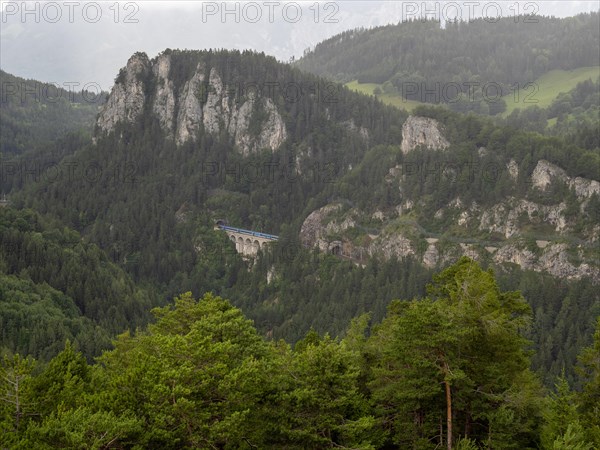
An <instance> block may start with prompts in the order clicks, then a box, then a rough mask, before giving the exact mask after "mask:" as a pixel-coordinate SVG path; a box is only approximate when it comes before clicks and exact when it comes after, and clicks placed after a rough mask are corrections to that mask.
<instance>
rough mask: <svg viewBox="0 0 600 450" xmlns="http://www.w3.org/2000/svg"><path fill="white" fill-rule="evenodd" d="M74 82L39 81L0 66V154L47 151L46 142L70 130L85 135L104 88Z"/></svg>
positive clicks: (90, 127)
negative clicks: (7, 71) (28, 78)
mask: <svg viewBox="0 0 600 450" xmlns="http://www.w3.org/2000/svg"><path fill="white" fill-rule="evenodd" d="M78 84H79V83H77V84H73V83H72V84H67V85H63V86H60V85H58V84H52V83H42V82H40V81H36V80H26V79H24V78H20V77H17V76H14V75H11V74H9V73H6V72H4V71H2V70H0V86H1V91H0V133H1V135H2V140H1V141H0V154H2V158H7V157H11V156H14V155H20V154H29V155H31V154H32V153H33V152H35V151H36V150H37V151H44V152H47V151H48V148H47V147H48V144H49V143H51V142H52V141H54V140H56V139H57V138H60V137H63V136H65V135H66V134H68V133H70V132H74V133H82V134H85V135H87V136H89V135H90V134H91V132H92V130H93V125H94V121H95V119H96V115H97V114H98V111H99V108H100V106H101V105H102V104H103V103H104V101H105V100H106V92H100V91H99V87H97V85H96V84H90V85H89V86H88V88H89V89H90V90H83V89H82V88H83V86H78ZM61 156H62V155H61Z"/></svg>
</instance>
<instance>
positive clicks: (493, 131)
mask: <svg viewBox="0 0 600 450" xmlns="http://www.w3.org/2000/svg"><path fill="white" fill-rule="evenodd" d="M294 92H297V93H298V94H294ZM420 108H421V109H420V110H418V111H417V114H419V115H420V116H429V117H413V118H412V119H410V120H407V114H406V113H405V112H403V111H401V110H398V109H396V108H392V107H389V106H386V105H384V104H382V103H381V102H379V101H377V99H375V98H373V97H368V96H364V95H360V94H358V93H354V92H351V91H350V90H349V89H347V88H344V87H343V86H342V85H340V84H337V83H334V82H331V81H327V80H326V79H323V78H320V77H317V76H315V75H312V74H307V73H303V72H302V71H300V70H299V69H297V68H294V67H291V66H289V65H286V64H281V63H278V62H277V61H276V60H275V59H274V58H271V57H267V56H265V55H263V54H256V53H252V52H243V53H241V52H237V51H216V52H215V51H177V50H166V51H165V52H163V53H161V54H160V55H158V56H157V57H156V58H153V59H150V58H148V57H147V55H145V54H143V53H137V54H134V55H133V56H132V57H131V58H130V59H129V61H128V62H127V65H126V66H125V67H124V68H123V69H122V71H121V72H120V74H119V76H118V77H117V81H116V84H115V86H114V88H113V90H112V92H111V94H110V97H109V99H108V101H107V103H106V105H105V106H104V107H103V109H102V111H101V112H100V114H99V116H98V121H97V127H96V130H95V131H96V132H95V136H94V141H93V142H92V141H90V142H89V143H87V144H85V145H83V146H82V147H81V148H80V149H79V150H78V151H77V152H73V153H72V154H71V155H69V156H68V157H66V158H65V159H64V160H63V161H61V165H60V167H59V169H60V168H62V172H61V171H60V170H59V172H58V173H56V172H50V175H52V176H40V177H39V178H40V179H39V180H38V181H37V182H33V183H28V185H27V186H26V187H25V189H22V190H20V191H19V192H15V193H14V194H11V202H13V204H14V205H15V206H19V207H20V206H26V207H31V208H34V209H35V210H38V211H41V212H43V213H48V214H51V215H53V216H55V217H57V218H58V219H60V220H61V221H62V222H63V223H65V224H67V225H68V226H70V227H72V228H74V229H76V230H77V231H79V232H80V233H81V234H82V235H83V236H84V238H85V239H89V240H90V241H91V242H94V243H96V244H98V246H99V247H101V248H102V249H104V250H105V251H106V252H107V253H109V254H110V255H114V261H115V262H118V263H119V264H121V265H122V267H123V268H125V269H126V270H127V271H128V272H129V273H130V274H131V275H132V277H133V278H134V279H135V280H136V281H138V282H140V283H143V284H144V285H148V286H151V288H152V290H153V292H156V293H158V295H160V296H162V298H163V299H164V298H170V297H171V296H172V295H174V294H176V293H178V292H182V291H188V290H189V291H192V292H194V293H195V294H197V295H201V294H203V293H204V292H207V291H212V292H215V293H217V294H223V295H226V296H227V297H229V298H231V299H232V301H234V302H235V303H236V305H240V306H241V307H243V308H244V311H246V312H247V313H248V314H249V315H250V317H252V319H254V320H256V323H257V325H258V326H259V328H260V330H261V331H262V332H263V333H265V334H270V335H272V336H274V337H275V338H279V337H287V338H289V339H291V340H297V339H299V338H300V337H301V336H302V335H303V334H304V333H305V332H306V331H307V330H308V329H309V328H310V327H311V326H314V328H315V329H317V330H318V331H322V332H326V331H329V332H331V333H336V334H337V333H340V332H341V331H342V330H343V329H344V327H345V326H346V325H347V322H348V320H349V319H350V318H351V317H353V316H354V315H356V314H360V313H362V312H366V311H373V313H374V317H375V318H381V317H382V315H383V312H384V311H385V307H386V305H387V304H388V302H389V301H390V300H391V299H393V298H412V297H414V296H419V295H421V294H422V292H420V289H422V286H423V285H424V282H423V281H424V280H426V279H427V277H428V275H429V274H430V271H431V270H434V269H437V268H440V267H444V266H445V265H447V264H448V263H450V262H452V261H453V260H454V259H456V257H458V256H460V255H461V254H467V255H470V256H473V257H478V258H479V259H480V260H482V262H483V263H484V264H486V265H490V266H493V267H495V268H496V269H498V270H499V272H500V273H501V274H502V275H503V276H504V275H505V274H508V273H510V274H511V276H510V280H509V281H510V282H511V283H516V284H517V286H515V285H514V284H513V285H512V286H511V289H512V288H519V289H521V288H523V290H528V293H529V294H530V295H531V296H532V297H534V298H538V297H539V295H540V292H541V290H542V288H543V283H542V281H540V280H543V279H548V278H550V277H549V276H548V275H547V274H541V273H536V272H543V271H546V272H549V273H551V274H552V275H553V276H554V277H555V278H556V284H557V285H565V286H566V288H565V289H563V290H560V291H559V290H556V289H555V290H554V291H555V294H554V297H553V298H552V305H553V312H552V315H551V316H549V317H548V319H547V320H548V322H549V323H552V324H551V325H548V324H545V325H544V332H547V331H548V330H550V331H549V332H548V333H549V334H550V335H551V336H553V337H556V335H557V333H558V332H557V331H556V330H555V328H554V327H555V325H554V324H553V323H554V322H552V321H553V320H554V318H555V317H556V315H555V314H558V312H559V310H560V305H561V302H562V300H563V297H564V295H566V293H568V292H571V290H570V287H571V286H575V287H577V289H575V290H573V291H572V292H584V293H583V294H581V299H583V300H582V306H581V308H580V309H579V310H578V311H579V312H582V314H583V316H584V317H588V318H591V317H592V314H591V312H593V311H596V310H597V305H598V299H597V297H593V296H590V295H587V292H588V289H589V290H593V287H594V283H595V282H597V280H598V276H597V274H598V266H599V264H598V262H597V261H596V259H595V257H594V255H593V250H594V249H593V245H589V244H593V243H594V242H597V236H598V233H600V229H599V228H598V227H595V226H594V219H593V218H594V217H595V214H596V212H597V210H598V204H599V203H598V195H597V191H598V186H599V185H598V183H597V179H598V177H597V176H596V174H595V172H594V165H595V164H597V162H598V155H597V152H593V151H586V150H584V149H582V148H578V147H577V146H575V145H573V144H572V143H570V142H566V141H565V140H563V139H561V138H548V137H543V136H539V135H537V134H535V133H531V132H518V133H517V132H515V130H514V129H510V128H502V127H499V126H497V125H496V124H495V123H494V122H493V121H492V120H490V119H486V118H483V117H477V116H474V115H461V114H457V113H454V112H452V111H448V110H447V109H442V108H431V107H428V108H423V107H420ZM433 119H435V120H433ZM436 121H437V122H436ZM405 128H406V132H405V130H404V129H405ZM427 147H432V148H427ZM538 166H539V170H538V172H539V175H540V176H539V177H537V179H536V181H535V182H536V183H537V184H538V185H539V186H542V185H543V187H544V189H537V188H536V189H530V187H531V186H530V183H531V181H532V173H533V172H534V171H535V170H536V168H538ZM70 168H73V171H70V170H68V169H70ZM563 169H564V170H563ZM578 178H581V179H578ZM584 178H585V179H584ZM545 179H549V180H550V182H548V183H545V182H544V180H545ZM544 183H545V184H544ZM534 187H535V186H534ZM578 193H579V194H578ZM563 200H564V201H563ZM327 205H341V207H337V206H334V207H331V208H330V210H329V213H330V214H329V213H328V214H321V217H320V218H319V217H318V216H319V211H321V210H322V208H323V207H327ZM315 216H317V217H316V219H315V220H310V219H311V217H312V218H313V219H314V218H315ZM484 216H485V218H486V220H485V221H484V222H483V227H482V228H480V227H479V225H480V224H482V218H483V217H484ZM215 219H226V220H228V221H229V223H230V224H232V225H235V226H239V227H243V228H250V229H253V230H257V231H264V232H269V233H273V234H278V235H279V236H280V241H279V244H278V245H280V246H279V247H278V248H276V249H274V254H273V255H266V256H268V257H265V258H264V259H261V260H260V261H259V262H258V263H256V264H253V263H250V262H247V261H244V260H242V258H241V257H240V256H239V255H238V254H236V253H235V247H234V246H233V244H232V243H231V241H229V240H228V238H227V236H225V235H224V234H223V233H221V232H219V231H215V230H214V229H213V226H214V220H215ZM321 219H322V220H321ZM303 225H306V226H303ZM323 228H325V230H324V232H323ZM518 234H523V237H524V239H519V236H518ZM299 235H300V237H301V238H304V237H306V239H302V240H303V242H302V244H305V245H307V246H309V247H312V245H314V244H315V243H316V244H317V246H318V247H319V249H320V252H318V251H315V252H313V251H312V250H311V249H306V248H304V246H302V245H299V244H298V238H299ZM547 235H550V236H547ZM430 240H431V242H430ZM434 240H436V241H435V242H434ZM469 240H471V241H473V240H478V241H479V243H483V244H484V245H483V248H479V246H478V247H476V248H475V247H473V246H471V245H469V244H471V243H473V242H469ZM537 240H539V241H542V240H544V241H549V243H548V244H545V243H544V242H540V243H539V244H538V243H537V242H536V241H537ZM488 241H489V242H491V244H490V245H488V243H487V242H488ZM550 241H551V243H550ZM461 244H463V245H461ZM579 244H583V245H582V247H578V245H579ZM544 245H545V247H544V248H541V247H542V246H544ZM485 247H490V249H486V248H485ZM491 247H494V248H491ZM353 249H358V254H353V253H352V252H353ZM360 249H363V250H364V251H363V254H360ZM502 249H503V251H502V252H501V253H500V251H501V250H502ZM549 250H552V253H551V252H549ZM328 253H332V254H333V255H336V256H333V255H331V254H328ZM348 253H350V254H348ZM550 253H551V254H550ZM337 255H342V256H346V259H343V260H342V259H340V258H338V257H337ZM496 255H499V256H496ZM368 256H373V257H372V258H369V257H368ZM544 258H545V259H544ZM546 262H547V263H548V264H546ZM520 268H526V269H530V270H531V271H532V272H531V273H530V274H529V275H528V278H527V282H526V284H524V285H523V286H522V287H521V286H519V285H518V284H519V282H520V280H521V279H522V278H521V277H522V276H523V274H524V271H522V270H520ZM550 279H552V278H550ZM547 284H548V283H546V285H547ZM544 295H546V294H545V293H544ZM573 295H575V294H573ZM546 297H547V296H546ZM577 298H578V299H579V296H577ZM546 300H547V299H546ZM548 301H549V300H548ZM540 303H541V302H540ZM569 317H571V316H569ZM588 322H589V323H588ZM569 323H571V322H569ZM572 324H573V327H572V331H573V332H574V333H576V334H577V336H589V330H590V327H591V326H592V325H593V324H592V321H591V320H590V321H586V322H585V323H579V322H577V321H575V320H574V321H572ZM569 332H571V331H569ZM544 336H545V335H544V334H543V333H541V332H540V333H538V332H537V331H536V333H535V335H534V340H535V342H536V345H538V344H540V339H541V338H542V337H544ZM557 342H559V344H557V345H556V347H554V346H552V345H549V346H548V347H547V348H548V350H547V352H546V353H545V356H544V357H543V358H541V359H540V361H539V362H538V363H539V366H538V367H544V368H546V369H548V368H549V367H550V366H551V365H553V364H555V363H556V364H558V366H557V367H560V365H561V364H562V363H564V362H565V361H567V360H568V362H569V364H571V362H572V361H573V360H574V359H573V358H574V356H573V358H571V356H569V358H571V359H567V358H566V357H565V358H563V357H555V356H556V352H557V351H559V350H563V351H564V350H566V349H567V348H569V349H570V350H569V351H570V353H569V355H576V354H577V351H572V350H577V349H578V348H579V347H581V345H582V344H583V345H585V344H587V342H584V341H583V340H577V341H576V342H575V341H569V344H567V343H566V339H563V337H560V338H558V341H557ZM557 361H558V362H557ZM556 373H557V371H553V374H556Z"/></svg>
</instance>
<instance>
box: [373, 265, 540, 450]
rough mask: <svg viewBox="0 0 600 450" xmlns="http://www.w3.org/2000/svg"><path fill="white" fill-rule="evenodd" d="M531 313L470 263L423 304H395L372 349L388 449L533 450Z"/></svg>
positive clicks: (536, 391) (449, 272) (437, 285)
mask: <svg viewBox="0 0 600 450" xmlns="http://www.w3.org/2000/svg"><path fill="white" fill-rule="evenodd" d="M528 321H529V307H528V306H527V304H526V303H525V301H524V299H523V297H522V296H521V295H520V294H519V293H517V292H501V291H500V290H499V288H498V286H497V284H496V281H495V279H494V275H493V273H492V272H491V271H487V272H486V271H483V270H482V269H481V268H480V267H479V265H478V264H477V263H475V262H473V261H472V260H470V259H468V258H462V259H460V260H459V261H458V262H457V263H456V264H455V265H453V266H451V267H449V268H448V269H446V270H444V271H443V272H442V273H441V274H439V275H437V276H435V277H434V279H433V283H432V284H431V285H430V286H428V297H427V298H425V299H423V300H420V301H411V302H403V301H396V302H393V303H392V304H391V305H390V308H389V311H388V315H387V317H386V318H385V320H384V321H383V323H382V324H381V325H380V326H379V327H377V328H376V330H375V332H374V334H373V337H372V338H371V339H370V341H369V343H368V346H369V352H370V358H372V359H373V361H374V366H373V369H372V370H373V379H372V381H371V382H370V383H369V387H370V389H371V390H372V394H373V400H374V403H375V408H376V411H377V414H378V415H379V416H380V418H381V423H382V425H383V426H384V427H385V428H386V429H387V431H388V433H389V440H390V443H391V444H393V445H397V446H400V447H401V448H415V449H421V448H423V449H425V448H432V446H436V445H437V446H438V448H439V446H442V445H443V446H444V447H446V448H448V449H449V450H450V449H452V448H454V444H455V443H457V442H459V441H460V440H461V439H470V440H474V441H475V442H477V443H480V444H483V445H485V446H487V447H489V448H507V449H508V448H515V449H523V448H532V447H535V446H536V435H537V433H536V431H537V427H538V420H539V415H540V411H539V407H540V405H539V403H538V399H539V398H540V386H539V384H538V382H537V380H536V378H535V377H534V375H533V374H532V373H531V372H530V370H529V358H528V355H527V352H526V346H527V345H528V342H527V341H526V340H525V339H524V338H523V337H522V336H521V331H522V329H523V328H525V327H526V326H527V324H528Z"/></svg>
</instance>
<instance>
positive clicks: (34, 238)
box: [0, 207, 156, 360]
mask: <svg viewBox="0 0 600 450" xmlns="http://www.w3.org/2000/svg"><path fill="white" fill-rule="evenodd" d="M0 277H1V281H0V330H1V335H0V347H1V348H4V349H7V350H10V351H12V352H18V353H21V354H24V355H31V356H34V357H36V358H39V359H42V360H48V359H50V358H51V357H53V356H55V355H56V353H58V351H60V349H62V347H63V345H64V342H65V340H66V339H69V340H71V342H73V343H74V344H75V345H77V348H78V349H80V351H82V352H83V354H84V355H85V356H86V357H87V358H89V359H90V360H91V359H92V358H93V357H94V356H96V355H98V354H99V352H100V351H102V350H103V349H106V348H108V347H109V346H110V339H111V337H112V336H114V335H116V334H117V333H121V332H123V331H124V330H125V329H131V330H134V329H135V328H136V326H140V325H142V324H145V323H147V321H148V318H149V308H151V307H152V306H153V303H152V301H151V298H153V297H151V296H149V295H148V294H147V293H146V292H145V291H143V290H141V289H139V288H138V287H136V286H135V285H134V283H133V282H132V280H131V278H130V277H129V275H127V274H126V273H125V272H124V271H123V270H122V269H120V268H119V267H117V266H116V265H115V264H113V263H112V262H111V261H109V260H108V258H107V257H106V254H105V253H104V252H103V251H102V250H100V249H99V248H98V247H97V246H96V245H94V244H90V243H86V242H84V241H83V239H82V237H81V235H80V234H79V233H77V232H76V231H74V230H70V229H68V228H66V227H64V226H63V225H61V224H60V223H57V222H56V221H53V220H49V219H48V218H43V217H41V216H40V215H39V214H37V213H35V212H33V211H31V210H15V209H13V208H10V207H2V208H0ZM154 298H156V297H154Z"/></svg>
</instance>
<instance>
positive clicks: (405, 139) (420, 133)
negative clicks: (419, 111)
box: [400, 116, 450, 154]
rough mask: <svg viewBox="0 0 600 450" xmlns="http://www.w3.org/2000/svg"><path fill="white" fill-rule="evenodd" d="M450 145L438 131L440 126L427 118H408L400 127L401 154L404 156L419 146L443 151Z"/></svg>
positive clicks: (435, 121)
mask: <svg viewBox="0 0 600 450" xmlns="http://www.w3.org/2000/svg"><path fill="white" fill-rule="evenodd" d="M449 145H450V143H449V142H448V141H447V140H446V138H445V137H444V135H442V133H441V131H440V124H439V123H438V121H437V120H435V119H430V118H428V117H419V116H409V117H408V119H406V122H404V125H403V126H402V145H401V146H400V148H401V150H402V153H404V154H406V153H409V152H411V151H413V150H414V149H415V148H417V147H419V146H424V147H427V148H431V149H434V150H443V149H445V148H447V147H448V146H449Z"/></svg>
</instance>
